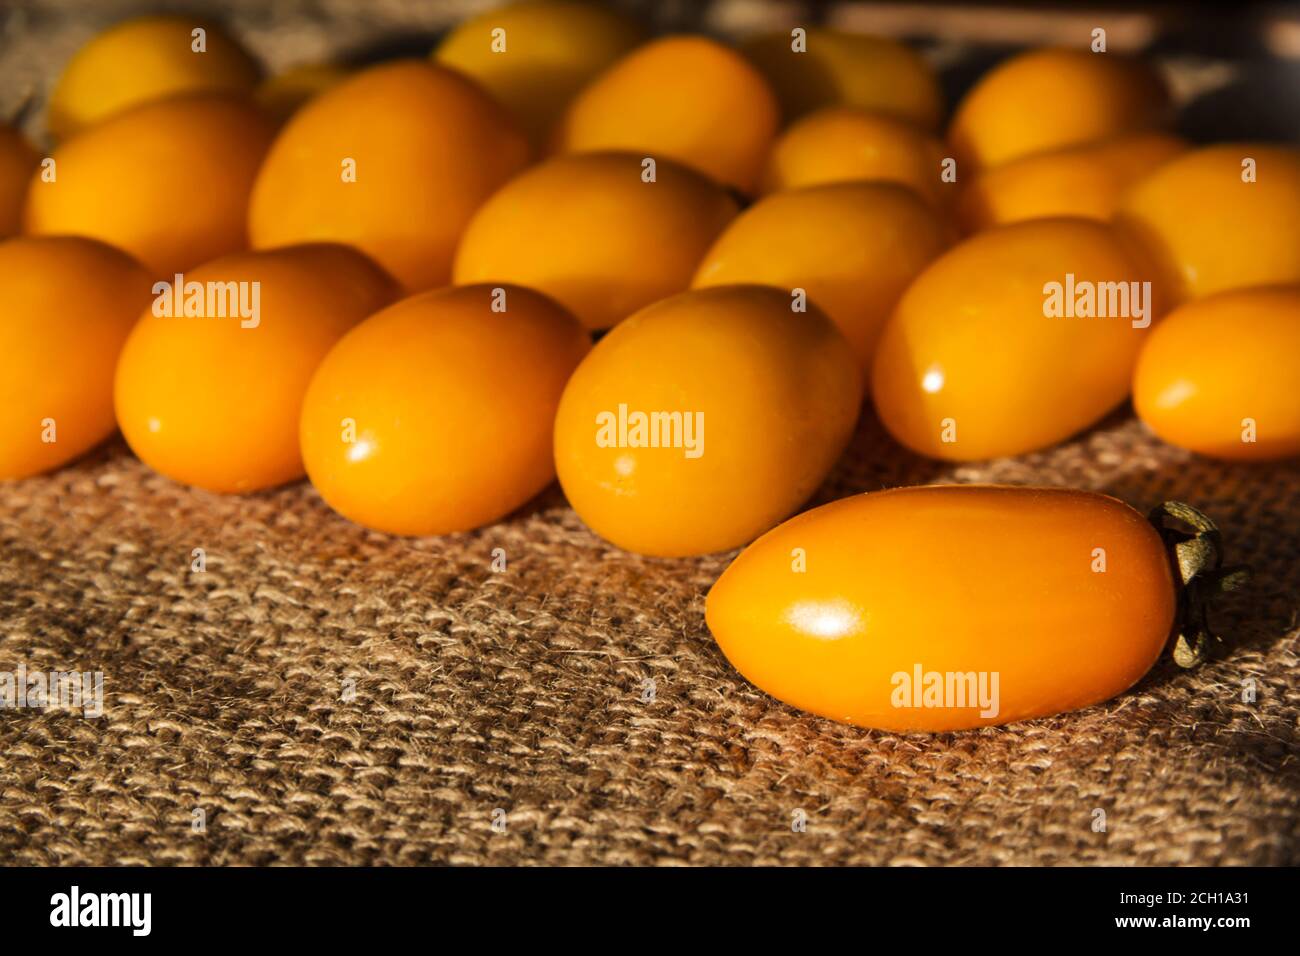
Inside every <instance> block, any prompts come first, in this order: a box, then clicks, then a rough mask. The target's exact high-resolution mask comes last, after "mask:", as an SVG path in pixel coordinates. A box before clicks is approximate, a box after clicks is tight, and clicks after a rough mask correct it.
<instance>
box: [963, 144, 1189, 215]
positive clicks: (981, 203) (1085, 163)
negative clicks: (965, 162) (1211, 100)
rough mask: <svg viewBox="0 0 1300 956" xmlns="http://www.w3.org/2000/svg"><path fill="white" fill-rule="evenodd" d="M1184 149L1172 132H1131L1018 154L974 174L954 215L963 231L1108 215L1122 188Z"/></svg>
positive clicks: (1184, 145)
mask: <svg viewBox="0 0 1300 956" xmlns="http://www.w3.org/2000/svg"><path fill="white" fill-rule="evenodd" d="M1186 149H1187V144H1186V143H1185V142H1183V141H1182V140H1181V139H1179V138H1178V137H1176V136H1170V135H1168V134H1166V133H1133V134H1131V135H1127V136H1120V137H1117V138H1115V139H1110V140H1105V141H1103V142H1100V143H1085V144H1083V145H1082V146H1067V147H1065V148H1064V149H1057V150H1051V151H1050V152H1046V153H1035V154H1033V155H1032V156H1022V157H1021V158H1020V159H1013V160H1011V161H1010V162H1006V163H1003V164H1002V165H1001V166H995V167H993V168H992V169H986V170H983V171H981V172H979V173H977V174H976V175H975V178H974V179H973V180H972V181H971V182H970V184H969V185H967V186H966V187H965V188H964V189H963V190H962V191H961V199H960V200H959V202H958V204H957V216H958V219H959V220H960V222H961V225H962V228H963V229H964V230H966V231H967V232H977V231H979V230H980V229H987V228H989V227H990V226H997V225H1002V224H1004V223H1008V222H1022V221H1023V220H1026V219H1044V218H1048V217H1051V216H1083V217H1086V218H1089V219H1101V220H1109V219H1110V218H1111V217H1112V216H1113V215H1114V214H1115V210H1116V209H1117V208H1118V206H1119V202H1120V197H1121V196H1122V195H1123V194H1124V191H1125V190H1127V189H1128V188H1129V187H1130V186H1132V185H1133V184H1134V183H1135V182H1137V181H1138V180H1140V179H1142V178H1144V177H1145V176H1148V175H1150V173H1151V172H1152V171H1153V170H1154V169H1156V167H1158V166H1160V165H1161V164H1162V163H1166V162H1168V161H1169V160H1171V159H1173V158H1174V157H1175V156H1177V155H1178V154H1179V153H1181V152H1183V151H1184V150H1186Z"/></svg>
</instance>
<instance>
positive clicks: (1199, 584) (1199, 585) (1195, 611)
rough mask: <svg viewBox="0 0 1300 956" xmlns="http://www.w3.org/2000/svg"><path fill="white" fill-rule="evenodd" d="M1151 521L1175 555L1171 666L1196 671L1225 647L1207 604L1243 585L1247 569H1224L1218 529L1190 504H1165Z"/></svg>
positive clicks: (1176, 502) (1154, 512)
mask: <svg viewBox="0 0 1300 956" xmlns="http://www.w3.org/2000/svg"><path fill="white" fill-rule="evenodd" d="M1149 517H1150V521H1151V523H1152V524H1153V525H1155V528H1156V531H1157V532H1158V533H1159V534H1160V537H1161V538H1163V539H1164V541H1165V544H1166V546H1168V547H1169V549H1170V551H1171V553H1172V554H1173V558H1174V564H1175V566H1176V568H1177V571H1178V576H1179V579H1180V580H1181V583H1182V587H1181V588H1180V589H1179V593H1178V613H1177V617H1176V618H1175V621H1174V629H1175V632H1176V634H1177V637H1176V638H1175V640H1174V651H1173V657H1174V662H1175V663H1176V664H1178V666H1180V667H1195V666H1196V665H1198V664H1201V663H1203V662H1205V661H1207V660H1209V659H1210V657H1211V656H1213V654H1214V651H1215V650H1216V649H1217V648H1218V647H1220V646H1221V645H1222V644H1223V638H1221V637H1219V635H1218V634H1216V633H1214V631H1213V630H1212V629H1211V628H1210V620H1209V607H1210V603H1211V602H1212V601H1213V599H1214V598H1215V597H1216V596H1217V595H1219V594H1222V593H1224V592H1225V591H1235V590H1237V589H1238V588H1240V587H1242V586H1244V585H1245V583H1246V581H1247V580H1248V579H1249V577H1250V569H1249V568H1248V567H1246V566H1245V565H1240V564H1239V565H1232V566H1229V567H1224V565H1223V537H1222V536H1221V535H1220V534H1219V528H1218V526H1217V525H1216V524H1215V523H1214V522H1213V521H1211V520H1210V519H1209V517H1208V516H1207V515H1205V514H1203V513H1201V512H1200V511H1198V510H1196V509H1195V508H1193V507H1192V506H1191V505H1189V504H1184V503H1183V502H1181V501H1166V502H1165V503H1164V504H1162V505H1160V506H1159V507H1157V508H1155V509H1153V510H1152V511H1151V514H1150V516H1149ZM1169 519H1172V520H1174V521H1178V522H1181V523H1182V524H1184V525H1187V526H1188V527H1189V528H1191V529H1192V530H1191V532H1187V531H1184V530H1182V529H1180V528H1176V527H1170V526H1169V525H1168V524H1167V523H1166V522H1167V521H1168V520H1169Z"/></svg>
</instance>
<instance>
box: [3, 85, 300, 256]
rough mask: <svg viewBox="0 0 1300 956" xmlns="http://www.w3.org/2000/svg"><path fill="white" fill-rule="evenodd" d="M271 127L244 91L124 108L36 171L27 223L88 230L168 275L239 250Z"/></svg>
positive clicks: (43, 229)
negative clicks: (45, 171)
mask: <svg viewBox="0 0 1300 956" xmlns="http://www.w3.org/2000/svg"><path fill="white" fill-rule="evenodd" d="M273 135H274V126H273V124H272V122H271V121H270V119H268V118H267V117H266V116H265V115H264V114H263V113H262V112H261V111H260V110H258V109H257V108H256V107H255V106H253V105H252V103H250V102H248V101H247V100H246V99H244V98H241V97H234V96H229V95H225V94H214V93H195V94H189V95H185V96H174V97H170V98H168V99H164V100H157V101H154V102H150V103H145V104H144V105H142V106H136V107H134V108H132V109H128V110H126V111H124V112H122V113H118V114H117V115H115V116H112V117H110V118H109V119H106V120H104V121H103V122H101V123H98V124H96V125H95V126H93V127H92V128H90V129H88V130H86V131H85V132H84V133H82V134H81V135H80V136H75V137H73V138H72V139H70V140H68V141H67V142H66V143H64V144H63V145H62V146H60V147H59V148H58V149H56V150H55V151H54V156H53V159H54V163H55V167H54V178H53V181H51V182H46V181H45V179H44V178H43V177H42V176H41V175H39V174H38V175H37V176H35V177H33V179H32V183H31V186H30V188H29V189H28V193H27V209H26V231H27V232H29V233H32V234H38V235H51V234H67V235H79V236H89V237H91V238H94V239H101V240H103V241H104V242H107V243H109V244H110V245H114V246H117V247H118V248H119V249H123V250H125V251H126V252H129V253H131V254H132V255H134V256H135V257H136V258H138V259H140V261H141V262H143V263H144V264H145V265H146V266H148V267H149V268H150V269H151V270H153V271H154V272H156V273H158V274H160V275H162V276H170V275H172V274H173V273H176V272H183V271H184V270H186V269H189V268H191V267H193V266H196V265H198V264H199V263H201V262H206V261H207V260H209V259H214V258H216V257H217V256H220V255H225V254H226V253H228V252H235V251H237V250H240V249H243V248H245V247H246V246H247V244H248V239H247V234H246V228H245V223H246V218H245V210H246V209H247V205H248V193H249V190H250V189H251V188H252V185H253V177H254V176H255V175H257V167H258V165H259V164H260V163H261V161H262V156H263V154H264V153H265V152H266V149H267V146H268V145H269V144H270V142H271V138H272V136H273Z"/></svg>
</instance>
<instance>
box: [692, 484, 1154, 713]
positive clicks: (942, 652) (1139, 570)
mask: <svg viewBox="0 0 1300 956" xmlns="http://www.w3.org/2000/svg"><path fill="white" fill-rule="evenodd" d="M1175 606H1176V591H1175V585H1174V579H1173V575H1172V573H1171V570H1170V561H1169V558H1168V556H1167V554H1166V551H1165V547H1164V544H1163V542H1162V540H1161V537H1160V535H1159V534H1158V533H1157V532H1156V530H1155V529H1154V528H1153V527H1152V526H1151V525H1150V524H1149V523H1148V522H1147V521H1146V519H1144V518H1143V517H1142V515H1140V514H1138V513H1137V512H1136V511H1134V510H1133V509H1132V508H1130V507H1128V506H1127V505H1125V504H1124V503H1123V502H1120V501H1117V500H1115V499H1114V498H1110V497H1107V496H1105V495H1099V494H1095V493H1092V492H1087V491H1074V490H1071V489H1057V488H1012V487H999V486H995V485H958V486H939V485H931V486H926V487H919V488H894V489H891V490H888V491H880V492H875V493H873V494H865V495H857V496H855V497H852V498H845V499H843V500H841V501H836V502H832V503H831V504H828V505H824V506H823V507H821V508H816V509H814V510H812V511H809V512H806V513H805V514H801V515H799V516H798V517H796V518H792V519H791V520H790V521H787V522H786V523H785V524H783V525H781V526H780V527H778V528H776V529H774V530H773V531H770V532H768V533H767V534H766V535H764V536H763V537H762V538H760V539H759V540H758V541H756V542H755V543H754V544H753V545H752V546H751V547H749V548H747V549H746V550H745V551H744V552H742V553H741V555H740V557H738V558H737V559H736V560H735V562H734V563H733V564H732V565H731V567H729V568H728V569H727V570H726V572H725V573H724V574H723V575H722V577H721V578H720V579H719V580H718V583H717V584H715V585H714V586H713V590H712V591H710V592H709V598H708V603H707V606H706V612H705V613H706V617H707V619H708V624H709V630H710V631H712V632H713V636H714V638H715V639H716V640H717V642H718V645H719V647H721V648H722V651H723V653H724V654H726V655H727V659H728V660H730V661H731V663H732V664H733V665H734V666H735V668H736V669H737V670H738V671H740V673H741V674H743V675H744V676H745V677H746V678H747V679H748V680H751V681H753V682H754V683H755V684H756V685H758V686H759V687H760V688H762V689H763V690H765V691H767V692H768V693H769V694H771V695H772V696H774V697H777V698H779V699H780V700H783V701H785V702H787V703H789V704H792V705H794V706H795V707H799V708H801V709H803V710H808V711H812V712H813V713H815V714H820V715H821V716H823V717H829V718H831V719H832V720H839V721H844V722H846V723H851V724H857V725H859V726H862V727H874V728H878V729H881V730H889V731H918V730H919V731H948V730H964V729H967V728H970V727H983V726H989V725H992V724H1005V723H1010V722H1011V721H1015V720H1024V719H1027V718H1031V717H1042V716H1046V715H1049V714H1057V713H1061V712H1063V711H1069V710H1077V709H1079V708H1081V707H1087V706H1090V705H1092V704H1096V703H1099V702H1101V701H1104V700H1108V699H1109V698H1111V697H1114V696H1115V695H1116V694H1119V693H1122V692H1123V691H1124V690H1126V689H1128V688H1129V687H1131V686H1132V685H1133V684H1134V683H1136V682H1137V681H1138V680H1139V679H1141V677H1142V675H1144V674H1145V673H1146V672H1147V671H1148V670H1150V669H1151V666H1152V665H1153V664H1154V663H1155V662H1156V660H1157V659H1158V658H1159V657H1160V652H1161V650H1162V649H1163V647H1164V645H1165V642H1166V641H1167V640H1168V638H1169V635H1170V630H1171V628H1172V626H1173V623H1174V610H1175Z"/></svg>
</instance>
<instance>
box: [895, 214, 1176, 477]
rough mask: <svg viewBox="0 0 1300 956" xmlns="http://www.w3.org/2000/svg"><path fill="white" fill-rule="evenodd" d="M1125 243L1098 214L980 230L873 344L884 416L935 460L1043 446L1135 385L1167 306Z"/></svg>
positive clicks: (923, 282) (934, 268)
mask: <svg viewBox="0 0 1300 956" xmlns="http://www.w3.org/2000/svg"><path fill="white" fill-rule="evenodd" d="M1144 282H1149V278H1148V277H1147V276H1146V275H1144V274H1143V272H1142V269H1141V267H1140V265H1138V264H1137V263H1136V262H1135V260H1134V257H1133V256H1132V254H1131V253H1130V251H1129V250H1128V248H1127V247H1126V246H1125V245H1124V244H1123V243H1122V242H1121V241H1120V239H1119V238H1118V237H1117V236H1116V235H1115V233H1114V231H1113V230H1112V229H1111V228H1110V227H1109V226H1107V225H1105V224H1103V223H1099V222H1096V221H1095V220H1091V219H1035V220H1032V221H1030V222H1021V223H1013V224H1012V225H1009V226H999V227H997V228H995V229H990V230H988V231H987V232H981V233H978V234H977V235H975V236H973V237H971V238H970V239H967V240H966V241H965V242H963V243H961V244H959V245H957V246H955V247H954V248H953V249H951V250H950V251H949V252H947V253H946V254H944V255H942V256H940V257H939V258H938V259H937V260H935V261H934V262H933V263H931V265H930V266H929V268H927V269H926V270H925V271H924V272H922V273H921V274H920V276H918V277H917V279H916V281H915V282H913V283H912V285H911V287H910V288H908V290H907V292H905V293H904V294H903V297H902V299H901V300H900V301H899V303H898V308H897V309H896V310H895V312H894V315H893V317H892V318H891V319H890V320H889V322H888V323H886V325H885V330H884V332H883V333H882V335H881V337H880V341H879V343H878V344H877V346H876V354H875V365H874V370H873V374H872V383H871V384H872V391H873V395H874V397H875V402H876V411H877V412H878V413H879V415H880V419H881V421H882V422H883V423H884V424H885V427H886V428H888V429H889V431H890V432H891V433H892V434H893V435H894V437H895V438H897V439H898V440H899V441H900V442H902V443H903V444H904V445H907V446H908V447H909V448H911V449H913V450H914V451H917V452H920V453H921V454H924V455H929V456H930V457H932V458H943V459H949V460H953V461H970V460H975V459H983V458H996V457H998V456H1001V455H1018V454H1022V453H1024V452H1029V451H1034V450H1035V449H1039V448H1046V447H1047V446H1049V445H1053V444H1055V443H1057V442H1059V441H1062V440H1064V439H1066V438H1069V437H1070V436H1071V435H1073V434H1075V433H1076V432H1078V431H1080V430H1081V429H1084V428H1086V427H1088V426H1089V425H1091V424H1093V423H1094V422H1096V421H1097V420H1098V419H1100V418H1101V417H1102V416H1103V415H1105V414H1106V413H1107V412H1108V411H1110V410H1111V409H1112V408H1114V407H1115V406H1116V405H1118V404H1119V403H1120V402H1122V401H1123V400H1124V399H1125V397H1126V396H1127V395H1128V391H1129V384H1130V381H1131V379H1132V374H1133V365H1134V362H1135V361H1136V359H1137V353H1138V349H1139V348H1140V347H1141V345H1142V341H1143V337H1144V336H1145V334H1146V332H1147V328H1146V326H1147V325H1149V324H1150V322H1151V320H1152V318H1153V317H1154V316H1156V315H1158V314H1159V311H1160V305H1159V302H1158V301H1153V299H1155V298H1156V297H1155V295H1154V292H1155V289H1154V287H1152V286H1144V285H1143V283H1144Z"/></svg>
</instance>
